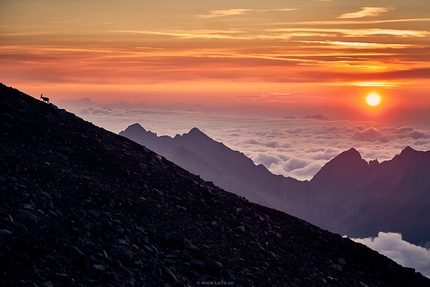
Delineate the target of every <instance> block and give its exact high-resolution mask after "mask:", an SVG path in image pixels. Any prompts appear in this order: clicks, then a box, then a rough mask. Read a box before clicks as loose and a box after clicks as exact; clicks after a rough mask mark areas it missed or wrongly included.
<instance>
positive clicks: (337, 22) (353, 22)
mask: <svg viewBox="0 0 430 287" xmlns="http://www.w3.org/2000/svg"><path fill="white" fill-rule="evenodd" d="M419 22H430V18H405V19H384V20H360V21H357V20H335V21H333V20H326V21H299V22H284V23H277V24H278V25H280V24H282V25H356V24H386V23H419Z"/></svg>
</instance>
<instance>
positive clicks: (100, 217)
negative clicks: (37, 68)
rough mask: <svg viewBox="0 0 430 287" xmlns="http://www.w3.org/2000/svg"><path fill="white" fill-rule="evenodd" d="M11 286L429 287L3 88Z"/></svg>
mask: <svg viewBox="0 0 430 287" xmlns="http://www.w3.org/2000/svg"><path fill="white" fill-rule="evenodd" d="M0 133H1V137H0V184H1V188H0V192H1V197H0V285H2V286H166V287H167V286H198V285H199V284H201V285H202V284H203V283H207V282H212V283H213V284H218V285H224V286H226V285H230V286H231V285H233V286H430V283H429V280H428V279H427V278H424V277H423V276H422V275H420V274H417V273H415V272H414V271H413V270H411V269H407V268H403V267H400V266H399V265H397V264H396V263H394V262H393V261H391V260H389V259H388V258H386V257H384V256H382V255H379V254H378V253H376V252H374V251H372V250H370V249H368V248H367V247H365V246H363V245H360V244H356V243H354V242H352V241H350V240H349V239H343V238H341V237H340V236H339V235H335V234H332V233H329V232H326V231H323V230H320V229H319V228H317V227H315V226H312V225H310V224H308V223H306V222H304V221H301V220H299V219H297V218H294V217H291V216H289V215H287V214H284V213H281V212H278V211H275V210H272V209H269V208H265V207H262V206H259V205H255V204H252V203H249V202H247V201H246V200H244V199H243V198H240V197H238V196H236V195H234V194H232V193H228V192H226V191H223V190H221V189H219V188H217V187H215V186H213V185H212V184H211V183H208V182H204V181H203V180H201V179H200V178H199V177H197V176H194V175H192V174H190V173H188V172H187V171H185V170H183V169H181V168H179V167H178V166H175V165H174V164H172V163H170V162H168V161H167V160H165V159H164V158H162V157H160V156H158V155H156V154H154V153H153V152H151V151H149V150H147V149H146V148H144V147H142V146H140V145H138V144H136V143H133V142H132V141H130V140H127V139H125V138H123V137H119V136H116V135H114V134H112V133H110V132H107V131H105V130H103V129H100V128H97V127H95V126H93V125H92V124H90V123H88V122H85V121H83V120H81V119H79V118H77V117H75V116H74V115H72V114H70V113H67V112H66V111H64V110H58V109H56V108H55V106H53V105H50V104H45V103H43V102H40V101H38V100H36V99H33V98H31V97H29V96H27V95H24V94H22V93H21V92H19V91H17V90H12V89H10V88H6V87H5V86H0Z"/></svg>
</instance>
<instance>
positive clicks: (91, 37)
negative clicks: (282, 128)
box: [0, 0, 430, 119]
mask: <svg viewBox="0 0 430 287" xmlns="http://www.w3.org/2000/svg"><path fill="white" fill-rule="evenodd" d="M0 63H1V67H2V68H1V69H0V79H1V81H2V82H3V83H4V84H6V85H8V86H13V87H15V88H18V89H20V90H23V91H25V92H26V93H29V94H33V95H40V94H41V93H43V94H44V95H45V96H48V97H50V98H51V99H52V98H55V99H57V100H58V99H80V98H85V97H88V98H90V99H92V100H95V101H104V102H107V103H109V102H110V103H112V102H118V101H126V102H130V103H137V102H146V103H149V104H170V103H176V102H183V103H186V104H202V105H205V106H218V107H238V106H254V107H264V108H265V109H267V110H271V109H274V110H276V109H277V110H279V109H283V108H284V109H288V108H301V107H310V106H324V105H326V106H329V107H347V108H354V109H356V110H357V111H359V112H360V113H361V114H362V118H364V119H365V118H366V117H367V118H372V117H375V115H377V116H378V117H380V116H381V114H382V113H383V112H384V111H388V110H392V109H396V108H402V109H408V111H409V114H410V110H413V109H415V108H419V109H426V110H427V108H429V109H430V97H429V96H428V82H429V78H430V2H429V1H428V0H409V1H404V0H402V1H400V0H390V1H388V0H371V1H366V0H363V1H352V0H331V1H330V0H297V1H296V0H290V1H280V0H268V1H252V0H251V1H250V0H247V1H244V0H228V1H225V0H219V1H191V0H184V1H173V0H146V1H141V0H121V1H119V0H107V1H101V0H91V1H68V0H58V1H38V0H32V1H25V0H13V1H12V0H0ZM371 92H374V93H378V94H379V95H380V97H381V104H380V105H378V107H370V106H368V105H366V103H365V97H366V96H367V94H369V93H371ZM422 113H423V112H422Z"/></svg>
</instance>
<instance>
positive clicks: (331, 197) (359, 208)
mask: <svg viewBox="0 0 430 287" xmlns="http://www.w3.org/2000/svg"><path fill="white" fill-rule="evenodd" d="M120 135H122V136H125V137H127V138H129V139H132V140H134V141H135V142H137V143H140V144H142V145H145V146H147V147H148V148H150V149H152V150H154V151H156V152H157V153H159V154H161V155H163V156H165V157H166V158H167V159H169V160H171V161H173V162H175V163H176V164H178V165H180V166H182V167H183V168H185V169H187V170H189V171H191V172H193V173H195V174H198V175H200V176H201V177H202V178H204V179H206V180H209V181H213V182H214V183H215V184H216V185H218V186H220V187H222V188H225V189H227V190H230V191H232V192H234V193H236V194H238V195H241V196H244V197H246V198H247V199H249V200H250V201H252V202H256V203H259V204H262V205H265V206H269V207H272V208H276V209H278V210H281V211H284V212H287V213H289V214H292V215H294V216H297V217H300V218H302V219H304V220H307V221H309V222H311V223H313V224H316V225H318V226H320V227H322V228H325V229H328V230H330V231H333V232H336V233H340V234H346V235H348V236H350V237H369V236H375V235H376V234H378V232H379V231H385V232H400V233H402V234H403V237H404V238H405V239H406V240H408V241H410V242H413V243H416V244H419V243H423V242H426V241H429V240H430V209H428V208H427V206H430V178H429V177H428V174H430V152H420V151H415V150H413V149H412V148H410V147H407V148H405V150H403V151H402V152H401V154H400V155H398V156H396V157H395V158H393V159H392V160H390V161H386V162H382V163H379V162H378V161H377V160H374V161H371V162H369V163H368V162H367V161H365V160H364V159H362V158H361V155H360V153H359V152H358V151H357V150H355V149H354V148H351V149H350V150H348V151H345V152H343V153H341V154H340V155H338V156H336V157H335V158H333V159H332V160H331V161H329V162H328V163H327V164H326V165H325V166H323V167H322V168H321V170H320V171H319V172H318V173H317V174H316V175H315V176H314V177H313V178H312V180H311V181H309V182H308V181H298V180H296V179H294V178H291V177H289V178H286V177H283V176H280V175H274V174H272V173H270V171H269V170H267V168H265V167H264V166H263V165H255V164H254V163H253V162H252V160H251V159H249V158H247V157H246V156H245V155H244V154H243V153H240V152H238V151H233V150H231V149H230V148H228V147H226V146H225V145H224V144H222V143H220V142H216V141H214V140H212V139H211V138H209V137H208V136H207V135H205V134H204V133H203V132H201V131H200V130H198V129H197V128H193V129H192V130H191V131H190V132H189V133H187V134H184V135H176V136H175V137H174V138H171V137H168V136H161V137H158V136H157V135H156V134H155V133H152V132H150V131H146V130H145V129H144V128H143V127H142V126H140V125H139V124H134V125H131V126H129V127H128V128H127V129H125V130H124V131H122V132H120Z"/></svg>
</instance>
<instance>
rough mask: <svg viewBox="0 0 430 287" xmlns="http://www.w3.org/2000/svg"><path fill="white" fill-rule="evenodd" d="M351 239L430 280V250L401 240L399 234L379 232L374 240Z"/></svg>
mask: <svg viewBox="0 0 430 287" xmlns="http://www.w3.org/2000/svg"><path fill="white" fill-rule="evenodd" d="M351 239H352V240H353V241H355V242H358V243H362V244H364V245H366V246H368V247H369V248H371V249H373V250H376V251H378V252H379V253H381V254H383V255H385V256H387V257H389V258H391V259H392V260H394V261H395V262H397V263H398V264H400V265H402V266H405V267H411V268H414V269H415V270H416V271H418V272H421V273H422V274H423V275H424V276H427V277H429V278H430V250H429V249H426V248H424V247H421V246H417V245H414V244H411V243H409V242H407V241H405V240H403V239H402V235H401V234H400V233H391V232H379V233H378V236H377V237H375V238H371V237H369V238H362V239H360V238H351Z"/></svg>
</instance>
